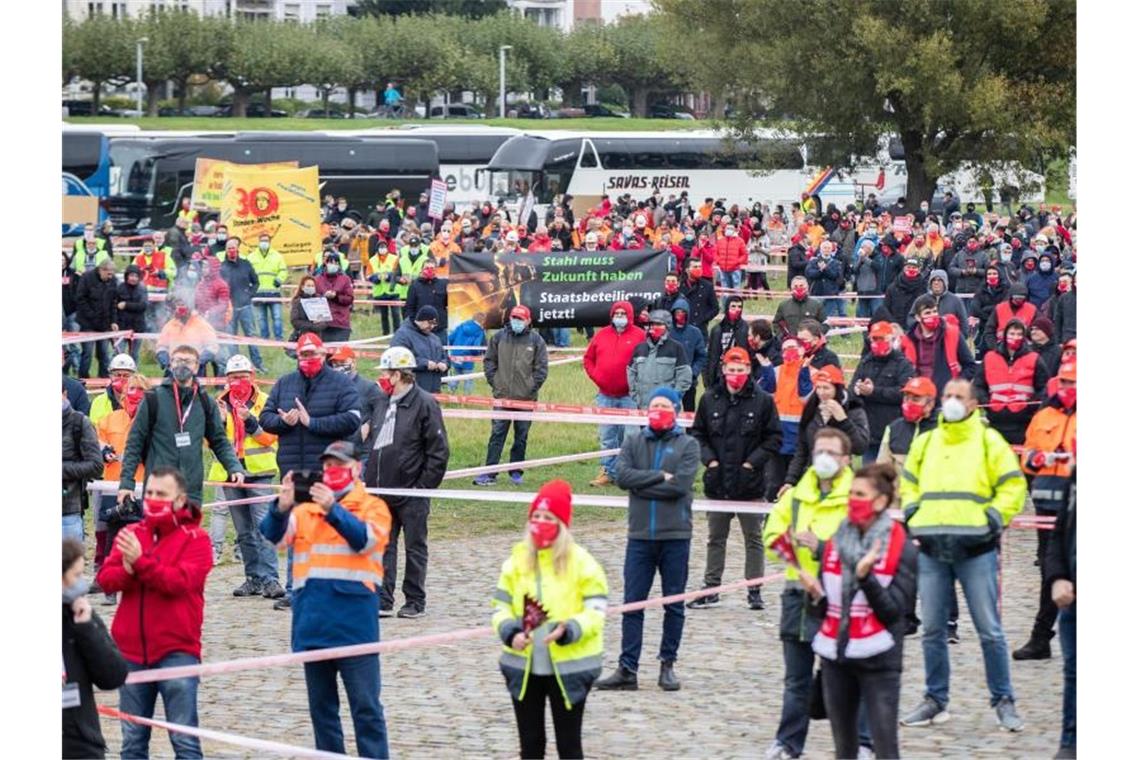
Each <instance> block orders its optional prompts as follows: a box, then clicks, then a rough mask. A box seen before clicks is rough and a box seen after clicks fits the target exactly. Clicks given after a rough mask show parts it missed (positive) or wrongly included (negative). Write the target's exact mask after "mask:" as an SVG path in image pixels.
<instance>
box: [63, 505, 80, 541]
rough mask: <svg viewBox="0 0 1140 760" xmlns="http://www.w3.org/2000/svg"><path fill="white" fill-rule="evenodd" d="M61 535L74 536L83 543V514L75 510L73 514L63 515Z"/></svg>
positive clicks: (65, 536)
mask: <svg viewBox="0 0 1140 760" xmlns="http://www.w3.org/2000/svg"><path fill="white" fill-rule="evenodd" d="M63 537H64V538H74V539H75V540H76V541H78V542H79V543H83V515H82V514H80V513H78V512H76V513H75V514H74V515H64V516H63Z"/></svg>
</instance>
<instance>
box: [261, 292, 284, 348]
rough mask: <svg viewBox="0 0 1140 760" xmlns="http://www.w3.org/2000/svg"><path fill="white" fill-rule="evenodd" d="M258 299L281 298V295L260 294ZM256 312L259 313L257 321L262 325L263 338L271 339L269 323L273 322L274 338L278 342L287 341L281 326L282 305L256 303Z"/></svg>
mask: <svg viewBox="0 0 1140 760" xmlns="http://www.w3.org/2000/svg"><path fill="white" fill-rule="evenodd" d="M257 297H258V298H280V297H281V294H280V293H258V294H257ZM253 308H254V310H255V311H256V312H257V319H258V321H259V322H260V323H261V337H263V338H268V337H269V323H270V321H271V320H272V322H273V337H274V338H275V339H276V340H285V338H284V335H285V333H284V332H283V329H284V328H283V327H282V325H281V304H279V303H277V302H273V303H255V304H254V305H253Z"/></svg>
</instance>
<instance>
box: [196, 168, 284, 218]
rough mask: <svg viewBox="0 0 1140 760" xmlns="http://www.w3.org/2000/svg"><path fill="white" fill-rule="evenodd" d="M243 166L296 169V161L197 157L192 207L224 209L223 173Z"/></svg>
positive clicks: (206, 209) (214, 209)
mask: <svg viewBox="0 0 1140 760" xmlns="http://www.w3.org/2000/svg"><path fill="white" fill-rule="evenodd" d="M230 166H242V167H245V168H247V169H289V168H292V169H295V168H297V166H298V163H297V162H296V161H276V162H273V163H268V164H235V163H233V162H231V161H223V160H222V159H220V158H197V159H195V160H194V186H193V188H192V189H191V191H190V207H191V208H193V209H195V210H196V211H214V212H219V211H221V210H222V182H223V177H222V174H223V173H224V172H225V170H226V168H227V167H230Z"/></svg>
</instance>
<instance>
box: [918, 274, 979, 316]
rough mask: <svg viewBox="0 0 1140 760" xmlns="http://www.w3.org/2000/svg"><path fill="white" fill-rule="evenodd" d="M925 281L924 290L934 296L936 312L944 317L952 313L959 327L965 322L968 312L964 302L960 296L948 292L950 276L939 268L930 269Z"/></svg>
mask: <svg viewBox="0 0 1140 760" xmlns="http://www.w3.org/2000/svg"><path fill="white" fill-rule="evenodd" d="M927 283H928V285H927V289H926V292H927V294H929V295H930V296H931V297H933V298H934V304H935V305H936V306H937V307H938V313H939V314H940V315H941V316H944V317H946V316H950V315H953V316H954V318H955V319H957V320H958V326H959V327H961V326H962V325H965V324H967V323H968V321H969V314H968V313H967V312H966V304H965V303H963V302H962V299H961V298H959V297H958V296H956V295H955V294H954V293H952V292H950V278H949V277H948V276H947V275H946V272H945V271H943V270H941V269H934V270H931V272H930V276H929V277H928V278H927Z"/></svg>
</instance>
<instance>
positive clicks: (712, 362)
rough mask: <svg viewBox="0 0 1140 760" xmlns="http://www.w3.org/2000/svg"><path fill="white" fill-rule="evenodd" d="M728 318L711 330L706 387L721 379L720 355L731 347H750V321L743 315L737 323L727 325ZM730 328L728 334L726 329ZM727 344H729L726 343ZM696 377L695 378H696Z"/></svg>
mask: <svg viewBox="0 0 1140 760" xmlns="http://www.w3.org/2000/svg"><path fill="white" fill-rule="evenodd" d="M726 321H727V318H726V319H722V320H721V321H720V322H718V323H717V325H716V327H714V328H713V329H712V330H711V331H710V332H709V358H708V362H709V363H708V364H706V365H705V371H704V379H705V387H706V388H711V387H713V386H714V385H716V382H717V380H719V379H720V357H721V355H722V354H723V353H724V352H725V351H727V350H728V349H730V348H737V347H739V348H743V349H745V350H747V349H748V322H747V320H745V319H744V318H743V316H742V317H741V318H740V319H738V320H736V324H731V323H729V325H728V326H727V327H726V326H725V322H726ZM726 329H727V330H729V333H728V334H727V335H726V333H725V330H726ZM726 344H727V345H726ZM694 379H695V378H694Z"/></svg>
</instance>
